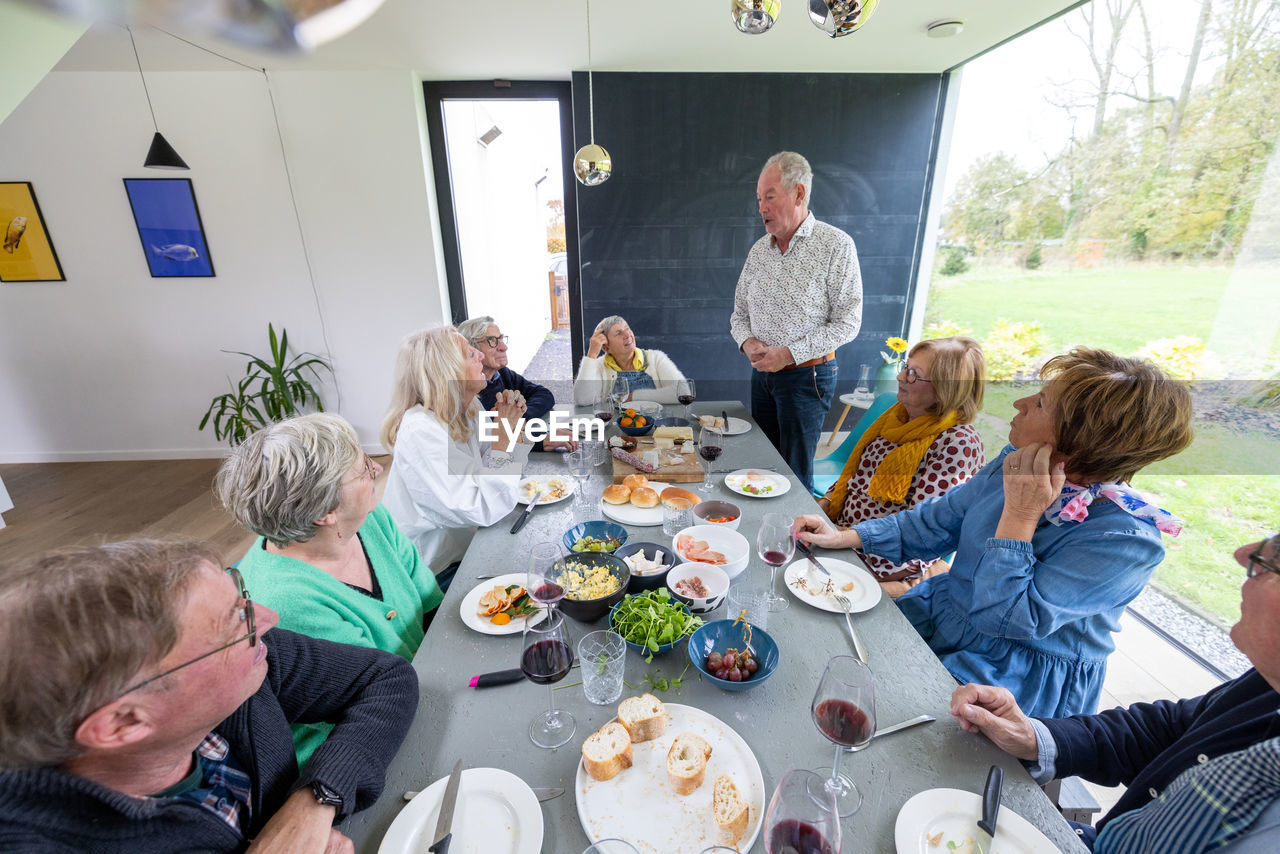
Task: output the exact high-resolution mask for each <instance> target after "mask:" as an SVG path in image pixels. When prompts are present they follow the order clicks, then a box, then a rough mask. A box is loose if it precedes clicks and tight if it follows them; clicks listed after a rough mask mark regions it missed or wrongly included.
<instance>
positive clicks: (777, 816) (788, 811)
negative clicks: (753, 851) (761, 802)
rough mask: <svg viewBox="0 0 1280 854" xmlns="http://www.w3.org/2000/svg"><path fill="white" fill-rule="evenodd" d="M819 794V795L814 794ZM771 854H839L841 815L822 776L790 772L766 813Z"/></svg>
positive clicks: (766, 843)
mask: <svg viewBox="0 0 1280 854" xmlns="http://www.w3.org/2000/svg"><path fill="white" fill-rule="evenodd" d="M815 793H816V794H815ZM764 850H765V851H767V852H768V854H840V816H839V815H837V814H836V801H835V796H834V795H832V794H831V793H829V792H827V791H826V789H824V788H823V785H822V775H821V774H815V773H813V772H812V771H803V770H800V771H788V772H787V773H786V774H784V775H783V776H782V781H781V782H780V783H778V788H777V789H775V790H774V793H773V797H772V798H771V799H770V800H769V808H768V809H767V810H766V811H765V814H764Z"/></svg>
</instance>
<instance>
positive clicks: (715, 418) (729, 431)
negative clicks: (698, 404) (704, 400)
mask: <svg viewBox="0 0 1280 854" xmlns="http://www.w3.org/2000/svg"><path fill="white" fill-rule="evenodd" d="M698 426H699V427H719V428H720V429H721V430H722V431H724V434H725V435H726V436H737V435H740V434H742V433H745V432H747V431H748V430H750V429H751V422H750V421H748V420H747V419H745V418H732V417H731V418H730V419H729V421H728V422H727V423H726V422H725V420H724V418H722V417H720V416H719V415H699V416H698Z"/></svg>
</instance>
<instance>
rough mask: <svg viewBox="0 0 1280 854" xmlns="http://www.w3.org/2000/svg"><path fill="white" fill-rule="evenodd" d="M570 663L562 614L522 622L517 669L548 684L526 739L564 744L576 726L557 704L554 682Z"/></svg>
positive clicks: (570, 650)
mask: <svg viewBox="0 0 1280 854" xmlns="http://www.w3.org/2000/svg"><path fill="white" fill-rule="evenodd" d="M572 666H573V647H572V646H570V644H569V634H568V631H567V628H566V626H565V619H564V617H562V616H560V613H559V612H558V611H552V612H550V613H549V614H548V615H547V619H545V620H543V621H542V622H541V623H539V624H537V625H536V626H525V629H524V644H523V645H522V647H521V651H520V669H521V670H522V671H524V675H525V678H526V679H528V680H529V681H530V682H534V683H537V684H538V685H546V686H547V699H548V706H547V711H545V712H543V713H542V714H540V715H538V716H537V717H536V718H534V719H533V722H532V723H530V724H529V740H530V741H532V742H533V743H534V744H536V745H537V746H538V747H545V748H548V749H550V748H553V747H559V746H561V745H562V744H567V743H568V741H569V739H571V738H573V733H574V731H575V730H577V728H578V724H577V722H576V721H575V720H574V719H573V715H571V714H569V712H568V711H566V710H564V709H557V708H556V697H555V690H554V689H553V688H552V687H551V686H552V685H553V684H554V683H556V682H559V681H560V680H561V679H563V678H564V677H566V676H568V675H569V668H571V667H572Z"/></svg>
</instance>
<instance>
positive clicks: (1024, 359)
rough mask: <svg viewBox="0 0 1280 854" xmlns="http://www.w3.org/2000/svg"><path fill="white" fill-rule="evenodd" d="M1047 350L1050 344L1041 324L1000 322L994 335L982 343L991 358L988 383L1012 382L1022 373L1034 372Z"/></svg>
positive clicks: (988, 366)
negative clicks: (1038, 359)
mask: <svg viewBox="0 0 1280 854" xmlns="http://www.w3.org/2000/svg"><path fill="white" fill-rule="evenodd" d="M1047 347H1048V340H1047V339H1046V337H1045V334H1044V331H1043V330H1042V329H1041V328H1040V324H1039V322H1037V321H1034V320H1033V321H1031V322H1030V323H1021V322H1014V321H1008V320H1005V319H1004V318H1003V317H1001V318H997V319H996V322H995V324H994V325H993V326H992V327H991V333H990V334H989V335H987V337H986V340H985V341H983V342H982V351H983V353H984V354H985V355H986V357H987V379H988V380H991V381H994V382H999V381H1001V380H1011V379H1013V378H1014V377H1015V376H1017V374H1018V372H1019V371H1026V370H1030V369H1031V368H1033V367H1034V366H1035V363H1036V360H1037V357H1039V356H1041V355H1043V354H1044V351H1045V350H1046V349H1047Z"/></svg>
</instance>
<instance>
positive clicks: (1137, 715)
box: [951, 534, 1280, 854]
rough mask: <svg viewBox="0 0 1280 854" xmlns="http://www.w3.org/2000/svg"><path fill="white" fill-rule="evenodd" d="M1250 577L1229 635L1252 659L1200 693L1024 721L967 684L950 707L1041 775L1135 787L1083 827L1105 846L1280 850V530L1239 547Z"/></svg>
mask: <svg viewBox="0 0 1280 854" xmlns="http://www.w3.org/2000/svg"><path fill="white" fill-rule="evenodd" d="M1235 556H1236V560H1237V561H1239V562H1240V564H1241V565H1242V566H1244V567H1245V569H1246V572H1247V574H1248V578H1247V579H1246V580H1245V583H1244V587H1243V589H1242V591H1241V600H1242V601H1241V605H1240V622H1238V623H1236V624H1235V626H1233V627H1232V629H1231V639H1232V640H1233V641H1234V642H1235V644H1236V646H1238V647H1239V648H1240V651H1241V652H1243V653H1244V654H1245V655H1246V656H1248V658H1249V661H1250V662H1251V663H1252V664H1253V668H1252V669H1250V670H1249V671H1247V672H1246V673H1244V674H1243V675H1242V676H1240V677H1238V678H1236V679H1233V680H1231V681H1229V682H1226V683H1224V684H1222V685H1219V686H1218V687H1217V688H1215V689H1213V690H1212V691H1210V692H1209V693H1208V694H1205V695H1204V696H1202V697H1196V698H1194V699H1190V700H1179V701H1177V702H1174V701H1171V700H1160V701H1158V702H1155V703H1137V704H1135V705H1132V706H1130V707H1129V708H1127V709H1120V708H1116V709H1110V710H1108V711H1105V712H1101V713H1099V714H1096V715H1076V716H1074V717H1070V718H1059V719H1039V718H1028V717H1027V716H1026V715H1024V714H1023V713H1022V710H1021V709H1019V708H1018V705H1017V703H1015V702H1014V700H1013V695H1012V694H1010V693H1009V692H1008V691H1007V690H1005V689H1004V688H994V687H992V686H989V685H963V686H961V687H959V688H957V689H956V691H955V693H954V694H953V695H952V697H951V714H952V715H954V716H955V718H956V720H957V721H959V722H960V725H961V726H962V727H964V729H966V730H968V731H970V732H981V733H982V734H983V735H985V736H987V737H988V738H990V739H991V740H992V741H993V742H994V743H995V744H996V746H998V747H1000V748H1001V749H1002V750H1004V751H1005V752H1007V753H1010V754H1012V755H1013V756H1016V757H1018V758H1019V759H1022V760H1023V762H1024V764H1026V765H1027V766H1028V768H1027V770H1028V771H1030V772H1031V776H1032V777H1034V778H1035V780H1036V782H1038V783H1046V782H1048V781H1049V780H1051V779H1053V778H1055V777H1072V776H1079V777H1083V778H1084V779H1086V780H1090V781H1092V782H1095V783H1099V784H1101V785H1103V786H1116V785H1119V784H1122V783H1123V784H1125V785H1126V786H1128V789H1127V790H1126V791H1125V793H1124V795H1123V796H1122V797H1121V798H1120V800H1119V801H1117V802H1116V805H1115V807H1113V808H1112V809H1111V811H1110V812H1108V813H1107V814H1106V815H1105V816H1103V817H1102V819H1101V820H1100V821H1099V822H1098V826H1097V828H1096V829H1095V828H1092V827H1083V826H1081V827H1080V828H1079V832H1080V835H1081V838H1082V839H1083V840H1084V841H1085V842H1086V843H1087V844H1089V846H1090V847H1091V848H1093V849H1094V850H1095V851H1099V852H1109V853H1110V854H1115V852H1132V854H1140V852H1148V851H1177V852H1179V854H1186V852H1193V851H1204V850H1209V849H1211V848H1212V849H1214V850H1217V851H1221V852H1224V854H1237V853H1238V854H1245V852H1250V854H1251V852H1262V851H1266V852H1274V851H1280V714H1278V713H1280V534H1277V535H1274V536H1272V537H1271V538H1270V539H1268V540H1264V541H1263V542H1261V543H1253V544H1251V545H1248V546H1244V547H1242V548H1240V549H1238V550H1237V551H1236V554H1235Z"/></svg>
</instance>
